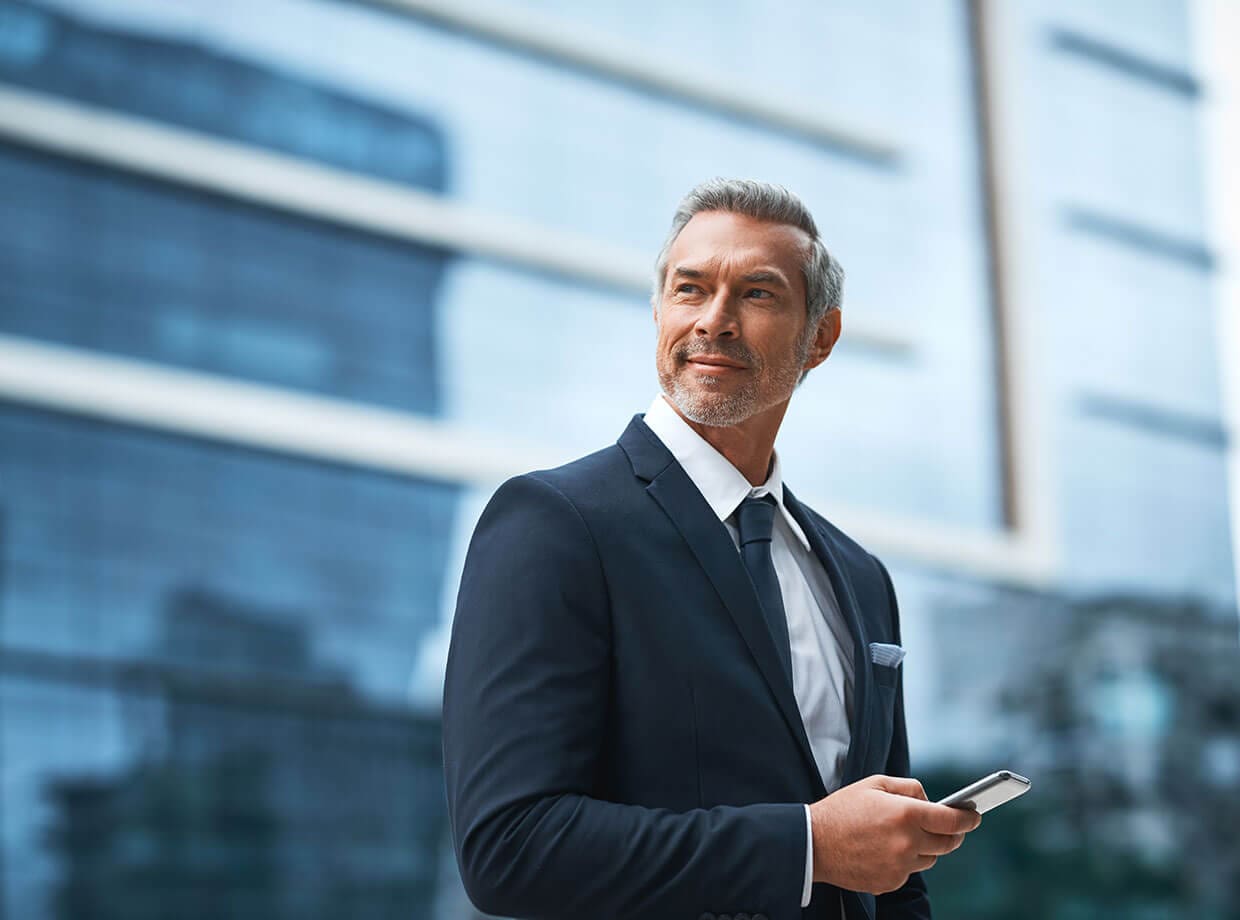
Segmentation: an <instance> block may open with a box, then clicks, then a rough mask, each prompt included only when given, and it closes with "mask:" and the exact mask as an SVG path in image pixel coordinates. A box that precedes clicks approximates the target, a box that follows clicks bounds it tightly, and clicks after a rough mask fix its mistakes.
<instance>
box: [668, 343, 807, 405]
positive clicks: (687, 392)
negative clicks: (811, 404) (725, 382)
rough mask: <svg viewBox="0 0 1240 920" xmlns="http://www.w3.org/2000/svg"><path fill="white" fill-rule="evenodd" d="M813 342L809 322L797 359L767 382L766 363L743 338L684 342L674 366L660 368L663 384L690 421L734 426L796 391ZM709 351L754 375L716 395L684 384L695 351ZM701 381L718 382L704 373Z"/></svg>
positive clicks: (778, 369) (776, 370)
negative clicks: (684, 371)
mask: <svg viewBox="0 0 1240 920" xmlns="http://www.w3.org/2000/svg"><path fill="white" fill-rule="evenodd" d="M812 342H813V329H812V328H809V327H808V326H807V327H806V330H805V332H804V333H802V335H801V337H800V339H798V340H797V343H796V345H795V347H794V356H793V360H792V361H789V362H786V363H780V364H779V365H777V366H775V367H774V368H773V370H772V371H771V376H770V379H769V381H765V385H764V381H763V379H762V372H763V370H764V369H765V365H763V364H762V362H761V359H760V358H759V357H758V355H756V354H755V353H754V352H752V351H751V350H750V349H749V348H748V347H746V346H745V345H743V344H741V343H740V342H737V343H725V342H724V341H716V342H714V343H709V344H703V345H702V346H700V347H698V346H692V345H682V346H680V347H679V348H677V349H676V350H675V351H674V352H673V353H672V361H673V362H674V365H673V368H672V369H665V368H662V367H660V368H659V385H660V386H661V387H662V388H663V392H664V393H665V394H666V395H667V398H668V399H669V400H671V402H672V405H674V406H675V407H676V409H677V410H678V411H679V412H680V414H681V415H683V416H684V417H685V418H687V419H688V420H689V421H691V422H697V423H698V424H699V425H709V426H710V427H712V428H730V427H732V426H733V425H739V424H740V423H741V422H743V421H745V420H746V419H749V418H752V417H753V416H755V415H757V414H758V413H759V412H762V411H764V410H766V409H769V408H770V407H771V406H774V405H776V404H777V403H780V402H782V401H783V400H785V399H787V398H788V397H789V396H791V395H792V391H793V390H795V389H796V388H797V385H798V384H799V383H800V382H801V375H802V369H803V368H804V367H805V362H806V360H807V359H808V358H809V349H810V345H811V343H812ZM708 353H710V354H719V355H723V356H724V357H726V358H731V359H732V360H734V361H740V362H741V363H742V364H745V365H746V366H747V367H748V368H750V370H752V371H753V372H754V375H753V377H752V378H751V379H750V380H749V381H748V382H747V383H746V384H745V385H744V386H742V387H741V388H740V389H738V390H737V391H736V392H735V393H732V394H731V395H730V396H723V395H720V396H717V397H715V398H711V397H710V396H709V394H704V393H701V392H698V391H696V390H693V389H691V388H689V387H687V386H684V385H683V384H682V383H681V378H680V375H679V373H677V372H678V371H681V370H682V369H683V368H684V367H685V366H686V365H687V364H688V361H689V358H691V357H693V355H696V354H708ZM701 381H702V383H703V385H704V386H706V387H712V386H714V385H715V383H716V381H714V380H713V379H712V378H710V377H707V376H703V377H702V378H701Z"/></svg>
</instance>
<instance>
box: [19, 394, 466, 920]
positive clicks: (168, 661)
mask: <svg viewBox="0 0 1240 920" xmlns="http://www.w3.org/2000/svg"><path fill="white" fill-rule="evenodd" d="M0 443H2V444H3V445H4V450H3V451H2V452H0V642H2V645H3V648H4V660H5V668H4V671H5V677H4V680H3V683H2V684H0V745H2V753H3V758H4V763H5V770H4V778H5V784H4V799H3V809H2V813H3V816H4V818H3V822H4V827H3V830H4V841H5V852H4V862H3V865H4V869H5V873H4V885H5V888H6V891H5V895H6V897H7V899H8V903H9V904H11V905H14V906H17V907H20V908H21V909H20V910H18V911H16V913H15V914H14V915H15V916H23V917H27V916H37V915H38V914H37V911H36V912H33V913H32V912H31V911H34V910H35V906H36V905H37V904H39V903H48V904H51V905H55V906H54V910H49V913H48V914H47V915H48V916H53V915H55V916H72V917H78V916H87V915H89V916H107V917H118V918H119V917H127V918H129V917H156V916H179V917H180V916H188V917H198V916H201V917H207V916H222V915H225V914H227V915H235V916H246V917H250V916H253V917H267V916H273V917H274V916H288V917H292V916H306V915H307V914H309V915H319V916H379V915H388V914H389V912H395V913H400V914H402V915H405V916H428V915H429V911H430V904H431V899H432V896H433V895H434V891H435V886H436V884H437V882H436V878H437V873H438V872H439V871H440V868H439V859H440V855H439V853H440V848H441V844H442V840H441V833H442V830H443V821H444V817H443V804H442V796H443V793H442V777H441V767H440V755H439V746H438V722H437V720H436V719H428V718H423V717H421V716H418V715H416V714H415V713H414V712H413V711H412V710H411V709H410V708H409V706H408V705H407V699H408V692H409V687H410V680H411V675H412V674H413V671H414V667H415V661H416V659H417V656H418V652H419V648H420V646H421V643H422V642H423V640H424V638H425V637H426V636H427V635H428V633H430V632H431V631H432V630H433V629H434V628H435V627H436V626H437V624H438V623H439V621H440V618H441V616H442V604H443V590H444V587H445V586H444V571H445V566H446V564H447V555H448V552H449V547H448V545H447V544H448V534H449V533H450V532H451V530H452V522H453V517H454V514H455V510H456V504H457V496H458V494H459V489H458V488H457V487H455V486H447V485H437V484H433V483H429V482H419V481H415V480H409V479H401V478H396V477H389V476H383V475H379V474H375V473H371V472H365V471H359V470H354V469H348V468H342V467H331V466H324V465H320V464H316V463H309V462H303V461H298V460H292V459H288V458H284V457H280V456H276V455H272V454H267V453H262V452H258V451H249V450H244V449H239V448H234V447H226V446H220V445H215V444H207V443H203V442H198V441H187V440H182V439H178V438H174V437H167V436H162V435H157V434H151V433H147V432H139V431H134V430H131V429H128V428H124V427H118V426H112V425H106V424H97V423H90V422H84V421H80V420H76V419H69V418H64V417H60V416H56V415H50V414H44V413H41V412H37V411H27V410H19V409H14V408H5V409H3V411H0ZM18 752H20V753H18ZM449 869H450V867H449ZM87 905H93V908H92V910H89V911H88V910H86V907H87ZM99 905H106V908H102V907H100V906H99ZM225 905H229V908H228V909H225ZM234 906H235V911H236V912H234V910H233V907H234ZM99 910H103V911H104V912H103V913H99V912H98V911H99ZM83 911H86V912H85V913H84V912H83Z"/></svg>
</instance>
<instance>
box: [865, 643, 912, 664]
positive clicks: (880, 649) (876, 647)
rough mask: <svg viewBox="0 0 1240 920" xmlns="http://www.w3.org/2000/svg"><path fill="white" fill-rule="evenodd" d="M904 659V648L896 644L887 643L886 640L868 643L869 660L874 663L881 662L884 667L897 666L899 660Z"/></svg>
mask: <svg viewBox="0 0 1240 920" xmlns="http://www.w3.org/2000/svg"><path fill="white" fill-rule="evenodd" d="M903 660H904V649H903V648H901V647H900V646H898V645H888V644H887V643H886V642H871V643H870V661H872V662H874V663H875V664H881V665H883V666H884V667H888V668H895V667H899V664H900V662H901V661H903Z"/></svg>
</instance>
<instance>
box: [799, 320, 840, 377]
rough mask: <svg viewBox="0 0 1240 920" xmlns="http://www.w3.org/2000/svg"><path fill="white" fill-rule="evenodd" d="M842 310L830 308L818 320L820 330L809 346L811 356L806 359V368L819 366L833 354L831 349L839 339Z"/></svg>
mask: <svg viewBox="0 0 1240 920" xmlns="http://www.w3.org/2000/svg"><path fill="white" fill-rule="evenodd" d="M842 312H843V311H841V310H838V309H836V310H828V311H827V313H826V315H825V316H823V318H822V319H820V320H819V321H818V330H817V331H816V332H815V334H814V341H813V343H812V344H811V345H810V348H809V357H808V358H807V359H806V361H805V370H807V371H808V370H810V369H811V368H815V367H817V366H818V365H819V364H821V363H822V362H823V361H825V360H827V355H829V354H831V349H832V348H834V347H835V343H836V342H838V341H839V338H840V329H841V320H840V313H842Z"/></svg>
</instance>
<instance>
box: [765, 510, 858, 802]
mask: <svg viewBox="0 0 1240 920" xmlns="http://www.w3.org/2000/svg"><path fill="white" fill-rule="evenodd" d="M784 504H786V505H787V506H788V510H789V511H791V512H792V516H793V517H794V518H795V519H796V522H797V523H798V524H800V525H801V529H802V530H803V531H805V536H806V537H807V538H808V539H809V545H810V547H811V548H812V549H813V551H814V555H816V556H817V557H818V559H819V561H820V562H822V565H823V567H824V568H825V569H826V570H827V576H828V577H829V578H830V579H831V587H832V589H833V590H834V591H835V599H836V601H838V602H839V605H840V612H841V613H842V614H843V615H844V619H845V621H846V622H847V623H848V629H849V631H850V632H851V633H852V637H853V717H852V729H851V731H850V733H849V734H850V740H849V743H848V756H847V758H846V759H845V761H844V777H843V780H842V782H843V785H845V786H846V785H848V784H849V783H853V782H856V781H857V780H859V779H861V772H862V767H863V766H864V764H865V755H866V749H867V745H868V742H869V739H870V736H871V735H872V734H873V731H872V729H871V726H870V720H871V718H872V717H873V713H872V712H871V711H870V710H871V706H870V697H871V689H872V688H871V677H872V675H871V671H870V640H869V637H868V633H867V630H866V624H865V616H864V614H863V612H862V610H861V607H860V605H859V604H858V603H857V597H856V594H855V593H854V592H853V587H852V580H851V579H850V578H849V576H848V570H847V567H846V566H845V565H844V562H843V560H844V557H845V553H844V551H843V549H842V548H841V547H840V546H839V544H838V543H837V542H836V541H835V539H834V538H832V537H831V535H830V534H827V533H824V532H823V531H822V530H820V529H819V528H818V527H817V525H816V524H815V523H814V521H813V520H812V519H811V518H810V516H809V514H808V513H807V512H806V510H805V508H804V507H803V506H802V505H801V503H800V502H798V501H797V500H796V498H795V497H794V496H793V494H792V492H791V491H790V490H789V489H788V487H787V486H784Z"/></svg>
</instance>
